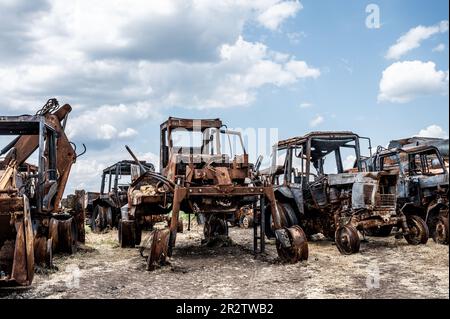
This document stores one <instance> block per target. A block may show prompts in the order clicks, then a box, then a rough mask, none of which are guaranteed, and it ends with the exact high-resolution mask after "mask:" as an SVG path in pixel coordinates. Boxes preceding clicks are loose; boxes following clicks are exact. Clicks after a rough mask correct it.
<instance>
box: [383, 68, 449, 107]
mask: <svg viewBox="0 0 450 319" xmlns="http://www.w3.org/2000/svg"><path fill="white" fill-rule="evenodd" d="M448 84H449V73H448V70H447V71H440V70H436V65H435V64H434V63H433V62H431V61H430V62H422V61H403V62H395V63H393V64H391V65H390V66H389V67H387V68H386V69H385V70H384V71H383V75H382V78H381V81H380V85H379V94H378V101H379V102H383V101H388V102H393V103H406V102H409V101H411V100H413V99H414V98H416V97H418V96H423V95H431V94H443V95H444V94H448Z"/></svg>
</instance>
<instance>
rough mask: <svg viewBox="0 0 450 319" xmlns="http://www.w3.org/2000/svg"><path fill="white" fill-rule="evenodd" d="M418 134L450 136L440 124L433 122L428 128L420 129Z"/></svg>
mask: <svg viewBox="0 0 450 319" xmlns="http://www.w3.org/2000/svg"><path fill="white" fill-rule="evenodd" d="M416 136H422V137H437V138H448V133H447V132H445V131H444V130H443V129H442V127H440V126H439V125H436V124H432V125H430V126H428V127H427V128H425V129H422V130H420V132H419V133H418V134H417V135H416Z"/></svg>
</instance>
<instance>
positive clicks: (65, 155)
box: [5, 104, 76, 211]
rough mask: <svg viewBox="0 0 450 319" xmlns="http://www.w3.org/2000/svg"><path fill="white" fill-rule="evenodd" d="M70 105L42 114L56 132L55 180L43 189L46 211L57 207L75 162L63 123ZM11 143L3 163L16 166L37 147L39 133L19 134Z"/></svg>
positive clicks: (69, 110)
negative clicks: (47, 187) (45, 198)
mask: <svg viewBox="0 0 450 319" xmlns="http://www.w3.org/2000/svg"><path fill="white" fill-rule="evenodd" d="M71 111H72V107H71V106H70V105H69V104H65V105H64V106H62V107H61V108H59V109H58V110H56V111H55V112H54V113H46V114H44V117H45V122H46V124H47V125H49V126H51V127H52V128H53V129H54V130H55V131H56V133H57V141H56V170H57V180H56V183H54V184H55V185H53V186H52V187H50V188H49V189H46V190H45V194H43V195H44V197H47V201H46V204H45V206H46V207H44V210H46V211H54V210H55V209H57V208H58V207H59V203H60V201H61V199H62V196H63V194H64V189H65V187H66V183H67V180H68V178H69V173H70V169H71V167H72V164H73V163H75V160H76V154H75V150H74V149H73V147H72V144H71V143H70V142H69V139H68V138H67V136H66V133H65V131H64V129H65V123H66V120H67V117H68V115H69V113H70V112H71ZM13 142H14V143H12V144H11V145H9V146H8V148H10V151H9V152H8V154H7V155H6V157H5V163H8V164H10V163H13V161H14V166H15V167H18V166H20V165H22V164H23V163H24V162H25V161H26V160H27V159H28V158H29V157H30V156H31V155H32V154H33V153H34V151H36V149H37V148H38V147H39V135H20V136H19V137H18V138H17V139H16V140H15V141H13ZM48 151H49V150H47V149H46V150H45V152H44V156H46V154H47V156H48Z"/></svg>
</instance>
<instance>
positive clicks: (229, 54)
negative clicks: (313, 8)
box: [0, 0, 320, 178]
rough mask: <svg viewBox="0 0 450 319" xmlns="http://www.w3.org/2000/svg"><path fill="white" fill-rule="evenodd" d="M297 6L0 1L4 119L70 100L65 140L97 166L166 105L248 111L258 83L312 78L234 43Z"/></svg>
mask: <svg viewBox="0 0 450 319" xmlns="http://www.w3.org/2000/svg"><path fill="white" fill-rule="evenodd" d="M300 9H301V4H300V3H299V2H298V1H292V0H261V1H238V0H227V1H219V2H218V1H206V0H188V1H183V2H179V1H176V0H166V1H145V0H135V1H130V2H127V5H123V3H122V2H118V1H108V0H98V1H88V0H77V1H57V0H48V1H44V0H36V1H33V2H30V1H25V0H17V1H4V0H3V1H2V0H0V105H1V107H2V113H3V114H23V113H27V112H29V113H32V112H35V111H36V109H37V108H38V107H40V106H41V105H42V104H43V103H44V102H45V101H47V99H48V98H50V97H57V98H58V99H59V100H60V102H61V103H70V104H71V105H72V107H73V112H72V114H70V120H69V121H68V124H67V132H68V135H69V137H70V138H71V139H73V140H74V141H75V142H76V143H77V144H79V143H81V142H83V143H86V145H87V147H88V152H87V153H86V155H85V156H86V158H83V160H89V161H91V163H92V165H93V166H94V167H96V165H100V164H99V162H97V163H94V162H92V161H94V160H95V159H96V158H97V157H98V158H101V157H102V156H103V154H104V153H103V152H108V150H111V149H113V147H114V146H115V147H116V148H122V147H123V145H122V144H123V142H124V141H125V140H128V141H129V142H130V143H132V142H133V141H134V139H136V137H137V136H139V137H140V138H139V140H142V139H143V138H146V137H147V135H146V134H144V130H147V129H148V127H149V125H148V123H149V122H151V123H152V125H153V124H154V123H157V121H159V120H162V117H163V116H162V114H167V113H168V111H167V110H168V109H170V108H172V107H180V108H187V109H191V108H197V109H204V108H225V107H238V106H247V105H249V104H251V103H252V102H253V101H254V100H255V99H256V97H257V95H258V92H259V91H260V90H261V89H262V88H264V87H266V86H272V87H288V86H292V85H296V84H297V83H298V82H300V81H302V80H303V79H315V78H317V77H318V76H320V70H319V69H318V68H315V67H313V66H311V65H309V64H308V63H307V62H306V61H302V60H301V59H300V58H296V57H294V56H293V55H291V54H287V53H286V52H278V51H275V50H272V49H271V48H269V47H268V46H267V45H265V44H263V43H260V42H257V41H249V40H247V39H245V38H244V37H243V36H242V34H243V33H244V27H245V25H248V24H251V25H256V26H257V27H258V28H259V30H258V31H261V32H262V33H263V32H264V31H267V30H274V29H278V28H280V27H281V26H282V24H283V23H284V22H285V21H286V20H287V19H288V18H290V17H293V16H294V15H295V14H296V13H297V12H298V11H299V10H300ZM25 22H26V23H25ZM156 127H157V125H156ZM154 133H155V132H152V134H154ZM152 136H153V135H152ZM151 142H152V143H153V144H152V145H155V143H154V141H151ZM127 143H128V142H127ZM142 143H144V142H142ZM150 144H151V143H149V144H148V145H150ZM93 150H99V151H98V152H96V153H95V152H93ZM81 160H82V159H81V158H80V161H81ZM111 160H112V159H110V158H109V157H108V156H106V157H105V161H111ZM98 161H99V160H98ZM101 164H102V165H103V162H102V163H101ZM87 174H89V172H86V175H87ZM72 175H75V174H72ZM81 175H82V174H81ZM74 178H77V177H74Z"/></svg>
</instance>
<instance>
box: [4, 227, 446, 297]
mask: <svg viewBox="0 0 450 319" xmlns="http://www.w3.org/2000/svg"><path fill="white" fill-rule="evenodd" d="M185 229H186V225H185ZM201 234H202V231H201V228H200V227H198V226H195V227H194V228H193V229H191V231H190V232H187V231H185V232H184V233H182V234H179V235H178V237H177V245H176V249H175V250H174V254H173V257H172V258H171V261H170V262H171V264H170V265H168V266H165V267H163V268H161V269H158V270H156V271H153V272H148V271H146V270H145V268H146V263H145V259H144V258H142V257H141V256H140V254H139V251H138V249H122V248H120V247H119V246H118V243H117V240H116V238H117V231H110V232H108V233H105V234H93V233H90V232H88V234H87V242H86V245H85V246H84V247H82V248H81V249H80V250H79V252H78V253H77V254H75V255H72V256H58V257H55V260H54V263H55V265H56V266H57V267H58V271H51V272H44V273H38V274H37V275H36V276H35V280H34V283H33V285H32V287H31V288H27V289H22V290H11V291H10V290H4V291H0V297H2V298H88V299H92V298H390V299H392V298H449V247H448V246H443V245H437V244H435V243H434V242H433V241H432V240H430V241H429V242H428V244H427V245H424V246H409V245H408V244H407V243H406V241H405V240H404V239H395V238H394V237H389V238H368V242H363V243H362V244H361V252H360V253H358V254H355V255H351V256H343V255H340V254H339V252H338V250H337V249H336V247H335V246H334V245H333V244H332V243H331V242H329V241H319V242H310V243H309V252H310V253H309V260H308V261H307V262H302V263H299V264H295V265H284V264H281V263H279V262H278V260H277V254H276V249H275V246H274V243H273V242H270V241H268V242H267V245H266V250H267V252H266V254H265V255H262V256H258V257H256V258H255V257H254V255H253V254H252V231H251V230H246V229H240V228H236V227H234V228H230V237H231V238H232V241H233V243H232V245H231V246H229V247H214V248H210V247H205V246H201ZM144 236H145V234H144Z"/></svg>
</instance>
